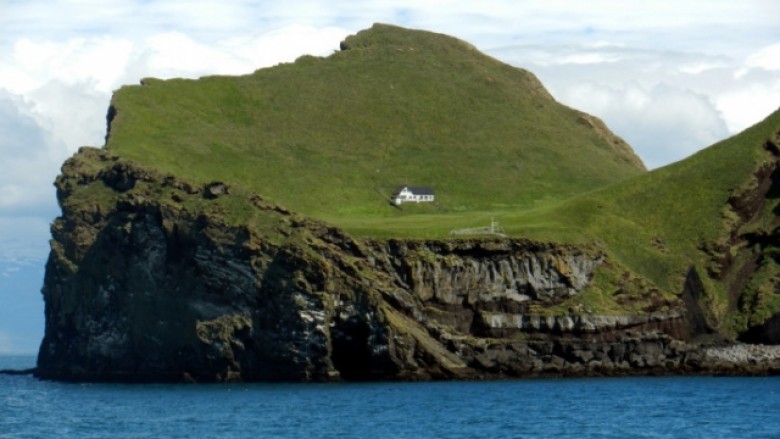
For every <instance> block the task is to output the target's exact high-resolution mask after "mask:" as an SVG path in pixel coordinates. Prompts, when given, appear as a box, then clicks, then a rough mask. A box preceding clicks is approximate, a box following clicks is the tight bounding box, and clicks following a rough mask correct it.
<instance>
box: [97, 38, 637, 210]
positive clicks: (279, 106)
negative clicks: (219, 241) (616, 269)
mask: <svg viewBox="0 0 780 439" xmlns="http://www.w3.org/2000/svg"><path fill="white" fill-rule="evenodd" d="M341 46H342V48H343V50H341V51H338V52H336V53H334V54H333V55H330V56H328V57H326V58H317V57H312V56H303V57H301V58H299V59H298V60H297V61H296V62H294V63H291V64H281V65H277V66H274V67H270V68H265V69H261V70H258V71H256V72H254V73H253V74H251V75H247V76H242V77H205V78H202V79H200V80H178V79H175V80H167V81H159V80H154V79H145V80H143V81H142V84H143V85H141V86H129V87H123V88H122V89H120V90H119V91H117V92H116V93H115V95H114V97H113V99H112V110H111V117H110V136H109V138H108V141H107V144H106V148H107V149H109V150H110V151H113V152H114V153H116V154H120V155H121V156H123V157H125V158H128V159H132V160H136V161H138V162H140V163H153V164H154V166H155V167H157V168H158V169H161V170H163V171H167V172H171V173H173V174H175V175H180V176H183V177H186V178H189V179H192V180H194V181H198V182H206V181H210V180H213V179H219V180H222V181H226V182H231V183H232V184H239V185H242V186H245V187H247V188H248V189H251V190H256V191H258V192H259V193H263V194H264V195H265V196H267V197H269V198H271V199H273V200H275V201H277V202H279V203H281V204H284V205H285V206H288V207H290V208H292V209H294V210H297V211H299V212H302V213H305V214H309V215H314V216H321V217H326V218H327V219H328V220H329V221H332V222H335V223H336V224H339V218H340V217H347V218H351V217H362V216H368V217H376V216H388V215H390V216H393V215H398V214H399V213H398V212H397V211H394V210H392V209H387V203H386V198H387V197H388V196H389V195H390V192H391V191H392V189H394V188H395V187H396V186H397V185H399V184H413V185H414V184H416V185H427V186H433V187H435V188H436V189H437V192H438V193H439V194H440V196H439V197H438V203H437V207H436V211H437V212H453V211H461V212H462V211H478V210H484V209H489V208H496V207H499V208H500V207H507V206H526V207H527V206H531V205H533V204H535V203H538V202H540V201H544V200H549V199H561V198H565V197H568V196H571V195H573V194H575V193H580V192H584V191H588V190H591V189H594V188H596V187H600V186H603V185H606V184H610V183H615V182H617V181H620V180H623V179H625V178H628V177H631V176H634V175H638V174H639V173H642V172H644V166H643V165H642V163H641V161H640V160H639V159H638V157H637V156H636V155H635V154H634V153H633V151H632V150H631V148H630V147H629V146H628V145H627V144H626V143H625V142H623V141H622V140H621V139H620V138H618V137H617V136H615V135H614V134H612V133H611V132H610V131H609V130H608V129H607V128H606V127H605V126H604V125H603V123H601V122H600V121H599V120H598V119H596V118H595V117H593V116H589V115H586V114H584V113H582V112H579V111H576V110H573V109H571V108H568V107H566V106H563V105H561V104H559V103H557V102H555V100H554V99H553V98H552V97H551V96H550V94H549V93H548V92H547V91H546V90H545V89H544V87H543V86H542V85H541V83H540V82H539V81H538V79H536V77H535V76H534V75H533V74H531V73H530V72H528V71H525V70H522V69H518V68H515V67H511V66H509V65H506V64H504V63H501V62H499V61H497V60H495V59H493V58H491V57H489V56H486V55H484V54H482V53H480V52H479V51H477V50H476V49H474V48H473V47H472V46H470V45H468V44H467V43H464V42H462V41H460V40H457V39H455V38H452V37H448V36H444V35H440V34H434V33H430V32H425V31H417V30H409V29H403V28H398V27H395V26H388V25H374V26H373V27H372V28H371V29H368V30H364V31H361V32H358V33H357V34H356V35H353V36H350V37H348V38H346V39H345V41H344V42H343V43H342V44H341ZM292 174H294V175H295V178H290V177H289V176H290V175H292ZM488 194H489V196H488Z"/></svg>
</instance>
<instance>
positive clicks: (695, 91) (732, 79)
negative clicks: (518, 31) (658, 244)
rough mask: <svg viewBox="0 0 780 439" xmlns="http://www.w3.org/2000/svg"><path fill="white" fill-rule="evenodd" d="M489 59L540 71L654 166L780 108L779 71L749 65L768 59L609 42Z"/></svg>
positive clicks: (507, 51) (531, 48) (563, 98)
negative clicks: (640, 46) (503, 60)
mask: <svg viewBox="0 0 780 439" xmlns="http://www.w3.org/2000/svg"><path fill="white" fill-rule="evenodd" d="M772 50H774V49H772ZM767 52H770V50H762V51H760V53H762V54H763V53H767ZM490 53H491V54H493V55H494V56H497V57H499V58H501V59H505V60H507V62H509V63H511V64H514V65H519V66H522V67H525V68H528V69H530V70H531V71H533V72H535V73H536V74H537V75H538V76H539V77H540V79H541V80H542V82H543V83H544V84H545V85H546V86H547V87H548V89H549V90H550V92H551V93H552V94H553V96H555V98H556V99H557V100H559V101H560V102H563V103H564V104H566V105H569V106H572V107H575V108H578V109H581V110H583V111H586V112H589V113H592V114H594V115H596V116H599V117H601V118H602V119H604V121H605V122H606V123H607V125H608V126H609V127H610V128H611V129H612V130H613V131H615V132H616V133H617V134H618V135H620V136H622V137H623V138H625V139H626V141H628V142H629V144H631V145H632V146H633V147H634V148H635V150H636V151H637V153H638V154H639V155H640V157H642V159H643V160H644V161H645V163H646V165H648V167H650V168H655V167H658V166H662V165H665V164H667V163H670V162H672V161H676V160H679V159H682V158H684V157H686V156H688V155H690V154H691V153H693V152H695V151H697V150H699V149H701V148H704V147H706V146H709V145H711V144H712V143H715V142H716V141H718V140H721V139H723V138H724V137H727V136H728V135H730V134H734V133H736V132H738V131H741V130H743V129H745V128H747V127H748V126H750V125H752V124H754V123H757V122H758V121H760V120H761V119H763V118H764V117H766V116H767V115H768V114H769V113H771V112H772V111H774V110H775V109H777V106H778V105H779V104H780V70H778V71H775V70H767V69H765V68H763V67H749V65H750V61H749V60H750V59H753V60H756V59H763V55H760V56H754V55H753V54H751V53H748V54H746V55H745V56H744V57H742V58H733V57H729V56H725V55H719V54H718V55H711V54H704V53H688V52H677V51H669V50H654V49H643V48H635V47H630V46H622V45H615V44H609V43H600V44H589V45H583V44H577V45H557V46H547V45H545V46H541V45H524V46H513V47H505V48H500V49H496V50H493V51H491V52H490ZM753 62H754V63H756V64H757V62H756V61H753Z"/></svg>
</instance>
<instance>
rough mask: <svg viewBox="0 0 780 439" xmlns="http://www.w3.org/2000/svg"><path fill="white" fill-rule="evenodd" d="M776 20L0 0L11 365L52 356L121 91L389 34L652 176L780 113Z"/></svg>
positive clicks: (2, 244) (3, 338)
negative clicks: (478, 64)
mask: <svg viewBox="0 0 780 439" xmlns="http://www.w3.org/2000/svg"><path fill="white" fill-rule="evenodd" d="M779 21H780V2H777V1H775V0H752V1H739V2H735V1H717V0H712V1H690V2H680V1H647V2H634V1H627V0H626V1H617V0H591V1H588V2H573V1H556V0H541V1H535V0H534V1H517V0H483V1H480V2H474V1H441V0H415V1H410V0H394V1H387V0H373V1H337V0H332V1H327V2H325V1H320V0H303V1H295V2H291V1H224V2H214V1H193V0H188V1H183V0H166V1H155V0H122V1H114V0H100V1H98V0H78V1H67V0H58V1H54V0H29V1H14V0H0V29H2V32H0V353H32V352H35V351H36V350H37V345H38V342H39V340H40V338H41V336H42V333H43V302H42V300H41V297H40V293H39V289H40V286H41V284H42V281H43V271H44V265H45V259H46V256H47V252H48V239H49V234H48V226H49V223H50V222H51V220H52V219H53V218H54V217H55V216H56V215H57V214H58V213H59V210H58V207H57V205H56V200H55V195H54V189H53V187H52V181H53V180H54V178H55V176H56V175H57V173H58V170H59V166H60V164H61V163H62V161H63V160H64V159H66V158H67V157H68V156H70V155H72V154H73V153H74V152H75V151H76V150H77V149H78V147H79V146H81V145H92V146H101V145H102V143H103V136H104V133H105V112H106V108H107V106H108V102H109V99H110V96H111V92H112V91H113V90H115V89H116V88H118V87H120V86H122V85H123V84H136V83H137V82H138V81H139V80H140V79H141V78H143V77H147V76H154V77H161V78H170V77H191V78H194V77H198V76H202V75H207V74H243V73H249V72H251V71H253V70H255V69H257V68H261V67H266V66H271V65H274V64H277V63H279V62H287V61H292V60H294V59H295V58H297V57H298V56H300V55H302V54H314V55H327V54H329V53H332V52H333V51H334V50H337V49H338V46H339V42H340V41H341V40H342V39H343V38H344V37H345V36H347V35H349V34H352V33H355V32H357V31H358V30H360V29H364V28H367V27H370V26H371V24H372V23H374V22H384V23H392V24H397V25H400V26H406V27H413V28H422V29H427V30H432V31H436V32H442V33H447V34H450V35H454V36H456V37H459V38H461V39H464V40H467V41H469V42H470V43H472V44H474V45H475V46H476V47H477V48H479V49H480V50H482V51H484V52H486V53H488V54H490V55H492V56H494V57H496V58H498V59H500V60H502V61H504V62H507V63H509V64H513V65H517V66H521V67H524V68H527V69H529V70H531V71H532V72H534V73H536V74H537V76H539V78H540V79H541V80H542V82H544V84H545V86H546V87H547V88H548V89H549V90H550V92H551V93H552V94H553V96H555V98H556V99H558V100H559V101H561V102H563V103H565V104H567V105H570V106H573V107H575V108H578V109H581V110H584V111H587V112H589V113H592V114H595V115H597V116H599V117H601V118H602V119H604V120H605V121H606V123H607V124H608V125H609V127H610V128H612V129H613V131H615V132H616V133H617V134H619V135H621V136H622V137H624V138H625V139H626V140H627V141H628V142H629V143H630V144H631V145H632V146H633V147H634V148H635V150H636V151H637V152H638V154H639V155H640V156H641V157H642V159H643V160H644V161H645V163H646V164H647V165H648V166H649V167H651V168H655V167H658V166H663V165H665V164H668V163H671V162H673V161H676V160H679V159H681V158H683V157H686V156H688V155H690V154H691V153H693V152H695V151H697V150H698V149H701V148H703V147H705V146H708V145H710V144H712V143H713V142H715V141H717V140H720V139H722V138H724V137H727V136H729V135H731V134H734V133H736V132H739V131H740V130H742V129H744V128H746V127H747V126H749V125H751V124H753V123H755V122H757V121H759V120H760V119H762V118H763V117H765V116H766V115H768V114H769V113H770V112H772V111H774V110H775V109H777V108H778V106H780V26H778V25H777V23H778V22H779Z"/></svg>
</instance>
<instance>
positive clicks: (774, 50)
mask: <svg viewBox="0 0 780 439" xmlns="http://www.w3.org/2000/svg"><path fill="white" fill-rule="evenodd" d="M745 64H747V66H748V67H758V68H762V69H766V70H780V43H776V44H772V45H770V46H766V47H764V48H762V49H761V50H759V51H757V52H755V53H753V54H752V55H750V56H749V57H748V59H747V60H746V61H745Z"/></svg>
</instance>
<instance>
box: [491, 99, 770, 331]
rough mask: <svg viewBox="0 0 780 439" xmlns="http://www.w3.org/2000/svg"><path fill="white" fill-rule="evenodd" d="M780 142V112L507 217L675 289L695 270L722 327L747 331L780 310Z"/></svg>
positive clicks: (516, 230) (516, 227)
mask: <svg viewBox="0 0 780 439" xmlns="http://www.w3.org/2000/svg"><path fill="white" fill-rule="evenodd" d="M778 145H780V110H778V111H776V112H775V113H773V114H771V115H770V116H768V117H767V118H766V119H765V120H764V121H762V122H761V123H759V124H757V125H755V126H753V127H751V128H749V129H747V130H745V131H744V132H742V133H740V134H738V135H736V136H734V137H731V138H729V139H726V140H724V141H721V142H719V143H717V144H715V145H713V146H711V147H709V148H707V149H704V150H702V151H700V152H699V153H697V154H695V155H693V156H691V157H689V158H687V159H685V160H683V161H680V162H677V163H674V164H672V165H669V166H667V167H664V168H661V169H657V170H654V171H652V172H649V173H647V174H645V175H641V176H638V177H636V178H633V179H631V180H628V181H626V182H623V183H620V184H617V185H613V186H610V187H607V188H604V189H600V190H596V191H593V192H590V193H587V194H582V195H579V196H575V197H573V198H571V199H569V200H566V201H564V202H562V203H560V204H558V205H556V206H551V207H548V208H544V209H537V210H532V211H517V212H514V213H507V214H506V215H504V216H503V217H501V219H502V221H503V224H504V225H505V227H506V228H507V229H508V230H509V231H510V232H511V233H512V234H516V235H523V236H531V237H536V238H539V239H553V240H564V241H578V242H600V243H602V244H603V246H604V248H606V249H608V251H609V252H610V253H611V255H612V257H613V259H614V260H615V261H617V262H619V263H621V264H622V265H624V266H625V267H628V268H630V269H631V270H632V271H634V272H635V273H637V274H639V275H641V276H643V277H645V278H647V279H649V280H651V281H652V282H654V283H655V284H656V285H657V286H659V287H660V288H662V289H664V290H665V291H670V292H679V291H680V290H681V289H682V286H683V283H684V279H685V276H686V273H687V271H688V270H689V268H690V267H692V266H693V267H695V268H696V269H697V271H698V272H699V273H700V275H701V277H702V278H703V280H704V282H705V287H706V289H707V294H708V297H707V298H706V300H705V302H706V303H705V305H706V306H707V307H708V308H709V312H710V313H711V316H712V323H713V324H715V325H717V326H719V327H721V329H724V330H725V331H726V332H731V333H737V332H740V331H743V330H745V329H747V328H748V327H749V326H751V325H756V324H759V323H761V322H762V321H764V320H765V319H766V318H768V317H770V316H771V315H773V314H775V313H778V312H780V269H778V250H780V242H779V239H778V230H780V217H779V216H778V214H780V170H779V169H778V156H779V155H780V150H778Z"/></svg>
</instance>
